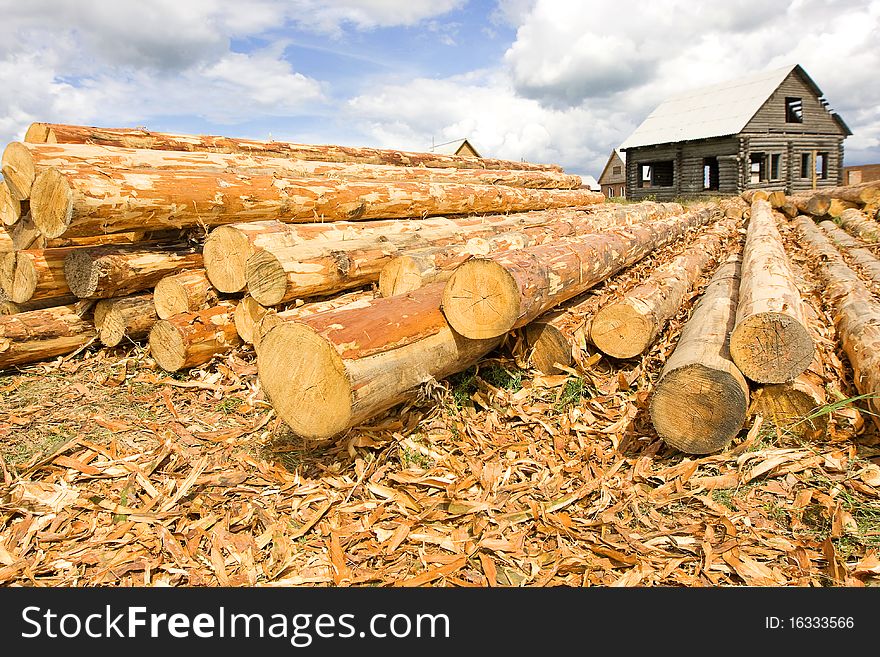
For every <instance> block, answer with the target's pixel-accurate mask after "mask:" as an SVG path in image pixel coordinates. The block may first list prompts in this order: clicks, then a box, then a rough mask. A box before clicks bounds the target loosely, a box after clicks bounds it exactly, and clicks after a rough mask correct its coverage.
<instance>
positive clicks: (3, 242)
mask: <svg viewBox="0 0 880 657" xmlns="http://www.w3.org/2000/svg"><path fill="white" fill-rule="evenodd" d="M10 251H15V246H14V244H13V242H12V235H10V234H9V231H7V230H6V229H5V228H4V227H3V226H0V253H9V252H10Z"/></svg>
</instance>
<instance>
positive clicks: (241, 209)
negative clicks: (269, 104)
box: [30, 167, 605, 237]
mask: <svg viewBox="0 0 880 657" xmlns="http://www.w3.org/2000/svg"><path fill="white" fill-rule="evenodd" d="M604 198H605V197H604V196H603V195H602V194H601V193H599V192H592V191H589V190H585V189H523V188H519V187H506V186H501V185H498V186H495V185H466V184H458V183H424V182H405V181H399V182H392V181H381V182H380V181H363V180H338V179H331V178H292V177H281V176H278V175H273V174H254V175H247V174H236V173H226V172H219V171H211V170H191V169H178V170H168V171H155V170H150V171H127V170H114V169H109V170H101V169H90V168H85V167H81V168H79V169H77V170H75V171H69V172H61V171H60V170H58V169H47V170H46V171H43V172H42V173H40V174H39V175H38V176H37V178H36V180H35V181H34V185H33V188H32V189H31V202H30V209H31V214H32V215H33V219H34V223H35V224H36V226H37V228H39V229H40V230H41V231H42V232H43V234H44V235H46V236H47V237H61V236H62V235H66V236H70V237H76V236H89V235H99V234H103V233H113V232H122V231H128V230H147V229H152V230H155V229H167V228H184V227H188V226H203V227H210V226H219V225H222V224H229V223H235V222H241V221H261V220H267V219H278V220H281V221H285V222H291V223H303V222H313V221H338V220H352V221H360V220H366V219H388V218H395V217H425V216H432V215H442V214H474V213H492V212H521V211H524V210H543V209H547V208H560V207H570V206H588V205H593V204H597V203H602V202H603V200H604Z"/></svg>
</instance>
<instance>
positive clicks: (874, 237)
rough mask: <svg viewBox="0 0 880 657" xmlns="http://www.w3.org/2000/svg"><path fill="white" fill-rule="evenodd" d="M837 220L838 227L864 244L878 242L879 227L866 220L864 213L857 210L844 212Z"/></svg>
mask: <svg viewBox="0 0 880 657" xmlns="http://www.w3.org/2000/svg"><path fill="white" fill-rule="evenodd" d="M839 219H840V225H841V226H843V229H844V230H845V231H846V232H847V233H849V234H850V235H852V236H854V237H858V238H859V239H860V240H862V241H864V242H872V243H876V242H880V226H878V225H877V222H876V221H873V220H871V219H868V217H867V216H866V215H865V213H863V212H859V211H858V210H844V211H843V212H841V214H840V217H839Z"/></svg>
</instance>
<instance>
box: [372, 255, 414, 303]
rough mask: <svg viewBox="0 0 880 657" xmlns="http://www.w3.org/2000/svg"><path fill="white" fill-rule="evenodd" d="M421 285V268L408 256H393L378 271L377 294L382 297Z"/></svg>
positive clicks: (403, 292)
mask: <svg viewBox="0 0 880 657" xmlns="http://www.w3.org/2000/svg"><path fill="white" fill-rule="evenodd" d="M423 286H424V282H423V276H422V268H421V267H419V266H418V265H417V264H416V262H415V261H414V260H413V258H412V257H410V256H406V255H402V256H398V257H397V258H394V259H393V260H391V262H389V263H388V264H387V265H385V266H384V267H383V268H382V271H381V272H379V294H380V295H382V296H383V297H393V296H394V295H396V294H406V293H407V292H412V291H413V290H418V289H419V288H420V287H423Z"/></svg>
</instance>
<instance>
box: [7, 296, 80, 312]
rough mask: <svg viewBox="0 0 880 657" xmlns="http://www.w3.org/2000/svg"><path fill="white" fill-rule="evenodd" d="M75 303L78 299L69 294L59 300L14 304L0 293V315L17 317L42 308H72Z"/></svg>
mask: <svg viewBox="0 0 880 657" xmlns="http://www.w3.org/2000/svg"><path fill="white" fill-rule="evenodd" d="M77 301H78V299H77V298H76V297H75V296H73V295H72V294H71V295H69V296H66V297H61V298H59V299H40V300H39V301H28V302H27V303H15V302H14V301H9V299H7V298H6V297H5V295H4V294H2V292H0V315H17V314H19V313H27V312H30V311H32V310H43V309H44V308H54V307H56V306H72V305H75V304H76V303H77ZM80 314H82V313H80Z"/></svg>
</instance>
